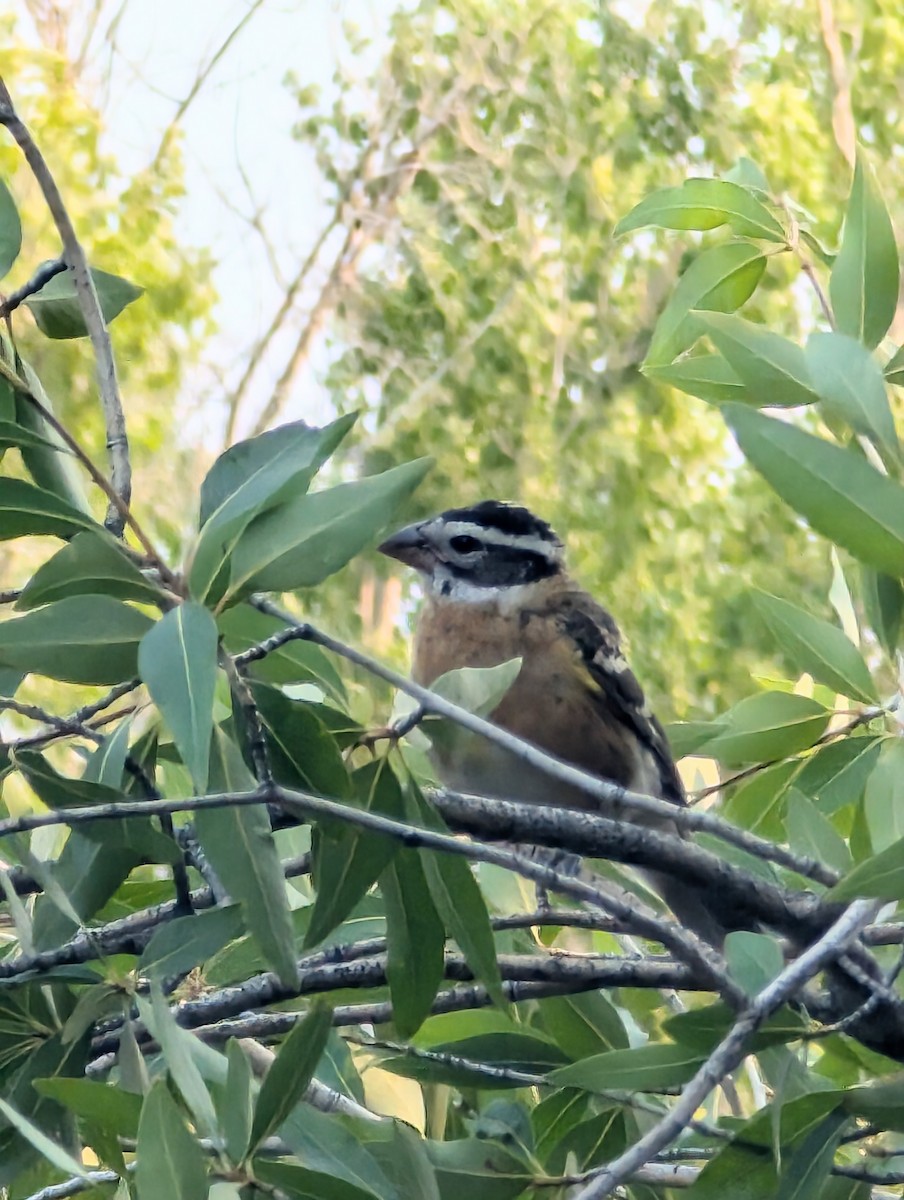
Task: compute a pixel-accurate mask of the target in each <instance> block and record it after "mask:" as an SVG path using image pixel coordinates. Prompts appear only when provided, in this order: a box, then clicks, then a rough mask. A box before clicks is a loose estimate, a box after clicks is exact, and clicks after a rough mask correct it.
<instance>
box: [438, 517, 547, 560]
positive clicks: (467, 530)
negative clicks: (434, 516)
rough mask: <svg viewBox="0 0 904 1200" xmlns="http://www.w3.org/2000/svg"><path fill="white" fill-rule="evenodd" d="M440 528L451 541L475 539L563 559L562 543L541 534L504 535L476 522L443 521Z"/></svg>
mask: <svg viewBox="0 0 904 1200" xmlns="http://www.w3.org/2000/svg"><path fill="white" fill-rule="evenodd" d="M440 528H441V529H442V530H443V531H444V532H445V534H446V536H447V537H448V538H449V539H451V538H454V537H474V538H478V539H479V540H480V541H482V542H489V543H490V545H492V546H512V547H513V548H514V549H516V550H525V551H528V552H529V553H532V554H539V555H541V556H542V557H543V558H546V559H549V560H551V561H554V562H557V561H558V560H559V559H560V558H561V557H562V547H561V545H560V543H559V542H557V541H550V540H549V539H548V538H543V537H540V536H539V534H524V533H521V534H518V533H503V532H502V530H501V529H494V528H493V527H492V526H487V525H478V524H477V522H476V521H443V522H442V524H441V526H440Z"/></svg>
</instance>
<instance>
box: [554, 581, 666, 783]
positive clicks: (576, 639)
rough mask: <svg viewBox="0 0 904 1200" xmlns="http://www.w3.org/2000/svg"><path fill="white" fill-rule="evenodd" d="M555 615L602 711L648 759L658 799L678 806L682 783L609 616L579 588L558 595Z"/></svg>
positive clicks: (661, 730) (616, 628) (659, 727)
mask: <svg viewBox="0 0 904 1200" xmlns="http://www.w3.org/2000/svg"><path fill="white" fill-rule="evenodd" d="M558 620H559V622H560V624H561V627H562V629H563V631H564V633H565V634H566V635H567V636H568V637H569V638H570V640H571V641H572V643H573V644H574V646H575V647H576V649H577V651H578V653H579V655H580V660H581V662H582V664H583V666H584V667H585V668H586V670H587V675H588V678H589V682H590V684H591V690H592V691H593V693H594V697H595V699H596V700H597V702H598V704H599V706H600V708H601V710H602V715H604V716H605V718H606V719H608V720H610V721H611V720H616V721H618V722H619V724H621V725H622V726H624V727H625V728H626V729H627V730H628V731H629V732H630V733H631V734H633V736H634V737H635V738H636V740H637V742H638V743H639V746H640V748H641V749H642V750H644V751H646V753H647V754H648V755H649V757H650V758H651V759H652V761H653V763H654V764H655V767H656V770H657V771H658V774H659V789H660V795H661V797H662V799H663V800H668V801H670V802H671V803H672V804H682V805H683V804H684V803H685V802H686V801H685V794H684V787H683V785H682V783H681V778H680V776H679V775H678V771H677V768H676V767H675V761H674V759H673V758H672V752H671V750H670V749H669V743H668V739H667V738H666V736H665V732H664V730H663V728H662V726H661V725H660V724H659V721H657V719H656V717H655V716H654V715H653V713H652V712H651V711H650V708H649V705H648V704H647V701H646V697H645V696H644V693H643V688H641V686H640V684H639V683H638V682H637V679H636V677H635V675H634V672H633V671H632V670H631V668H630V667H629V666H628V663H627V661H626V659H625V656H624V654H623V652H622V648H621V638H620V635H619V631H618V626H617V625H616V624H615V621H614V620H613V619H612V617H611V616H610V615H609V613H607V612H606V610H605V609H604V608H602V607H601V606H600V605H598V604H597V603H596V602H595V601H594V600H593V599H592V598H591V597H590V596H588V595H587V594H586V593H585V592H580V591H575V592H571V593H569V594H568V595H567V596H566V597H565V598H564V602H561V604H560V607H559V611H558Z"/></svg>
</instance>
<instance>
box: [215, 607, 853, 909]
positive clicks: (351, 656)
mask: <svg viewBox="0 0 904 1200" xmlns="http://www.w3.org/2000/svg"><path fill="white" fill-rule="evenodd" d="M251 603H252V604H253V605H254V606H255V607H256V608H258V609H260V611H261V612H265V613H268V614H269V615H270V616H276V617H279V618H280V619H281V620H284V621H286V622H289V623H290V624H289V625H288V626H287V628H286V629H284V630H281V631H280V632H279V633H275V634H274V635H273V636H272V637H270V638H267V639H266V641H264V642H261V643H260V644H259V645H257V646H252V647H251V648H250V649H248V650H246V651H245V652H244V653H242V654H239V655H237V656H236V662H237V663H238V664H240V665H244V664H245V663H250V662H256V661H257V660H259V659H261V658H265V657H266V656H267V655H268V654H271V653H272V652H273V651H274V650H278V649H279V648H280V647H281V646H284V645H285V644H286V643H287V642H291V641H295V640H298V641H307V642H313V643H314V644H315V645H318V646H323V647H324V649H326V650H330V651H332V652H333V653H334V654H338V655H340V656H341V657H342V658H345V659H347V660H348V661H349V662H352V663H354V664H355V665H356V666H359V667H363V668H364V670H366V671H368V672H369V673H370V674H372V675H375V676H377V678H379V679H383V680H384V681H385V682H386V683H389V684H391V685H392V686H393V687H396V688H398V689H399V691H401V692H404V693H405V694H406V695H408V696H412V697H413V698H414V699H415V700H417V701H418V703H419V704H420V705H421V707H422V708H423V709H424V711H425V712H429V713H433V714H435V715H436V716H441V717H447V718H448V719H449V720H451V721H454V722H455V723H456V724H457V725H460V726H461V727H462V728H463V729H467V730H469V731H470V732H471V733H476V734H479V735H480V736H482V737H485V738H487V739H488V740H489V741H490V742H493V743H494V744H495V745H497V746H500V747H502V748H503V749H504V750H508V751H509V753H511V754H512V755H514V756H515V757H516V758H518V759H520V760H521V761H522V762H525V763H527V764H528V765H529V766H531V767H535V768H536V769H537V770H539V771H541V772H542V773H543V774H544V775H547V776H548V777H549V778H550V779H553V780H555V781H556V782H557V783H564V784H567V785H569V786H571V787H575V788H578V789H580V790H581V791H583V792H585V793H586V794H587V795H588V796H590V797H592V798H593V799H594V800H596V801H597V803H598V804H599V806H600V808H602V809H604V810H605V811H606V814H607V816H610V817H613V818H619V817H628V819H630V815H631V814H638V815H643V816H648V817H653V818H655V819H656V820H657V821H659V822H670V823H674V824H675V825H677V826H678V828H679V829H681V830H683V831H686V832H691V831H697V832H701V833H711V834H713V835H714V836H716V837H718V838H721V839H722V840H723V841H725V842H728V843H729V844H730V845H733V846H737V847H738V848H739V849H741V850H746V851H747V852H748V853H749V854H753V855H755V856H756V857H757V858H763V859H766V860H767V861H770V862H774V863H777V864H778V865H779V866H782V867H787V868H788V869H789V870H791V871H795V872H796V873H797V874H799V875H803V876H805V877H806V878H808V879H813V880H815V881H816V882H818V883H822V884H823V885H824V886H826V887H832V886H833V885H834V884H836V883H837V882H838V880H839V878H840V875H839V874H838V872H836V871H833V870H832V869H831V868H829V867H826V866H825V865H824V864H823V863H820V862H818V861H817V860H815V859H813V858H808V857H805V856H804V855H798V854H792V853H791V852H790V851H789V850H786V849H785V848H784V847H783V846H775V845H773V844H772V843H771V842H769V841H766V839H765V838H760V837H757V836H756V835H755V834H752V833H748V831H747V830H745V829H739V828H738V827H737V826H736V825H732V824H731V823H730V822H729V821H725V820H722V819H721V818H720V817H717V816H715V815H714V814H712V813H709V812H700V811H697V810H695V809H690V808H680V807H678V806H677V805H674V804H669V803H668V801H665V800H658V799H656V798H655V797H653V796H645V795H642V794H640V793H639V792H630V791H628V790H627V789H626V788H623V787H621V786H620V785H618V784H615V783H610V782H608V781H607V780H604V779H600V778H598V777H597V776H595V775H589V774H588V773H587V772H586V771H582V770H581V769H580V768H579V767H574V766H572V765H571V764H570V763H567V762H563V761H562V760H561V759H558V758H555V757H553V755H551V754H546V753H544V751H542V750H539V749H538V748H537V747H536V746H533V745H531V744H530V743H529V742H524V741H522V740H521V738H518V737H516V736H515V735H514V734H512V733H509V732H508V731H507V730H505V729H503V728H501V727H500V726H499V725H494V724H493V723H492V722H490V721H486V720H484V719H483V718H482V717H478V716H475V715H474V714H473V713H469V712H468V711H467V710H466V709H463V708H459V706H458V705H457V704H453V703H452V702H451V701H449V700H446V699H444V697H442V696H439V695H437V693H436V692H431V691H430V690H429V688H424V687H421V686H420V685H419V684H416V683H414V682H413V680H411V679H408V678H407V677H406V676H404V675H401V674H400V673H399V672H398V671H393V670H392V669H391V668H390V667H386V666H384V665H383V664H382V663H380V662H378V661H377V660H376V659H373V658H371V657H370V656H369V655H367V654H364V653H363V652H362V651H360V650H356V649H355V648H354V647H353V646H349V645H347V644H346V643H344V642H340V641H339V640H338V639H336V638H333V637H330V636H329V635H328V634H325V633H323V632H321V631H320V630H319V629H316V628H314V626H312V625H308V624H299V623H297V622H295V621H294V619H293V617H292V616H291V615H290V614H288V613H286V612H285V611H284V610H283V609H281V608H280V607H279V606H278V605H276V604H274V603H273V602H272V601H271V600H269V599H267V598H266V597H263V596H253V597H252V598H251Z"/></svg>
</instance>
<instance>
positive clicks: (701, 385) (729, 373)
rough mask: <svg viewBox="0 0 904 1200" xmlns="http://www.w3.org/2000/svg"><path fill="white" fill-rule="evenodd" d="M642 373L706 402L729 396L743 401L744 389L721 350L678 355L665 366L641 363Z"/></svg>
mask: <svg viewBox="0 0 904 1200" xmlns="http://www.w3.org/2000/svg"><path fill="white" fill-rule="evenodd" d="M643 370H644V374H645V375H647V376H649V378H650V379H654V380H656V381H657V382H658V383H667V384H670V385H671V386H672V387H673V388H677V389H678V391H679V392H686V393H687V394H688V395H689V396H699V398H700V399H701V400H706V401H708V403H710V404H725V403H726V402H730V401H732V400H736V401H738V403H741V404H743V403H745V402H746V400H747V399H748V397H747V389H746V388H745V386H744V384H743V382H742V381H741V379H740V378H739V377H738V375H737V373H736V372H735V371H733V370H732V368H731V366H730V365H729V364H728V363H727V362H726V360H725V359H724V358H723V357H722V356H721V354H695V355H693V357H691V358H679V359H677V360H676V361H675V362H673V363H671V364H670V365H669V366H667V367H650V366H645V367H644V369H643Z"/></svg>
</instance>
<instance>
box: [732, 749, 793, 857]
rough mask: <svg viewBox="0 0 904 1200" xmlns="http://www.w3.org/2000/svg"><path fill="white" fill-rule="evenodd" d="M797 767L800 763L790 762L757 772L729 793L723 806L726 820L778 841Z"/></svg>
mask: <svg viewBox="0 0 904 1200" xmlns="http://www.w3.org/2000/svg"><path fill="white" fill-rule="evenodd" d="M799 770H800V763H799V762H794V761H792V762H783V763H776V765H775V766H773V767H767V768H766V769H765V770H764V771H758V772H757V773H756V774H755V775H754V776H752V777H751V778H750V779H747V780H745V781H744V782H743V783H741V785H740V786H739V787H738V788H737V790H736V791H734V792H733V793H732V795H731V796H730V798H729V800H728V803H727V804H726V805H725V809H724V813H723V815H724V816H725V819H726V820H728V821H732V822H734V824H735V825H740V826H741V828H742V829H749V830H750V832H751V833H758V834H759V835H760V837H765V838H771V839H772V840H773V841H776V840H779V839H780V838H781V836H782V829H783V820H784V812H785V800H786V798H787V795H788V788H789V786H790V784H791V781H792V780H793V779H794V777H795V775H796V774H797V772H798V771H799Z"/></svg>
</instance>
